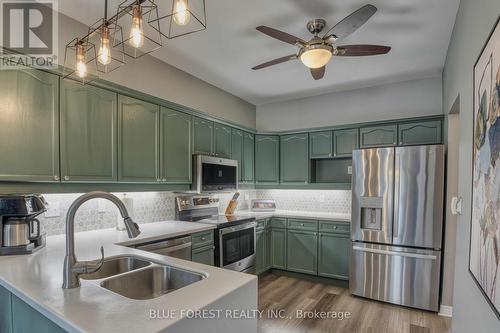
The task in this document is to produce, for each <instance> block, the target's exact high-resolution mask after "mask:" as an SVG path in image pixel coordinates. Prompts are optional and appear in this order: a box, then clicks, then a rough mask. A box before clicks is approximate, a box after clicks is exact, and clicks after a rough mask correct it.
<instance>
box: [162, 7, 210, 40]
mask: <svg viewBox="0 0 500 333" xmlns="http://www.w3.org/2000/svg"><path fill="white" fill-rule="evenodd" d="M169 1H170V2H171V5H170V11H168V12H167V13H165V15H160V17H159V18H158V20H157V21H158V22H159V23H160V27H161V28H162V30H161V34H162V35H163V36H164V37H166V38H168V39H172V38H176V37H180V36H185V35H189V34H192V33H194V32H198V31H202V30H205V29H206V28H207V15H206V9H205V0H169ZM166 2H167V3H168V1H166ZM161 14H163V13H161Z"/></svg>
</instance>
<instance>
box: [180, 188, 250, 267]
mask: <svg viewBox="0 0 500 333" xmlns="http://www.w3.org/2000/svg"><path fill="white" fill-rule="evenodd" d="M175 218H176V220H180V221H190V222H199V223H208V224H214V225H215V226H216V227H217V228H216V229H215V230H214V244H215V265H216V266H218V267H222V268H226V269H230V270H234V271H240V272H245V273H254V272H255V245H256V244H255V225H256V223H255V217H250V216H245V215H237V214H236V215H219V199H218V198H216V197H214V196H203V195H194V196H179V197H176V198H175Z"/></svg>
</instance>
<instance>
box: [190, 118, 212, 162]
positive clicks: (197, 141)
mask: <svg viewBox="0 0 500 333" xmlns="http://www.w3.org/2000/svg"><path fill="white" fill-rule="evenodd" d="M213 132H214V123H213V121H210V120H205V119H203V118H199V117H193V154H204V155H212V154H213V152H214V140H213Z"/></svg>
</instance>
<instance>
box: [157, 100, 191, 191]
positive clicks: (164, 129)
mask: <svg viewBox="0 0 500 333" xmlns="http://www.w3.org/2000/svg"><path fill="white" fill-rule="evenodd" d="M192 128H193V126H192V117H191V116H190V115H188V114H185V113H182V112H178V111H174V110H171V109H168V108H165V107H162V108H161V121H160V136H161V142H160V170H161V175H160V177H161V181H162V182H164V183H175V184H190V183H191V177H192V170H191V165H192V154H191V147H192V143H191V140H192V133H191V130H192Z"/></svg>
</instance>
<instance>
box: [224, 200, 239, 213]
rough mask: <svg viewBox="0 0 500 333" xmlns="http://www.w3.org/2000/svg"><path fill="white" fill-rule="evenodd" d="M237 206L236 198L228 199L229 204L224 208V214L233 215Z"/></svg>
mask: <svg viewBox="0 0 500 333" xmlns="http://www.w3.org/2000/svg"><path fill="white" fill-rule="evenodd" d="M237 206H238V200H234V199H232V200H231V201H229V204H228V205H227V208H226V211H225V212H224V214H226V215H233V214H234V211H235V210H236V207H237Z"/></svg>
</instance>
